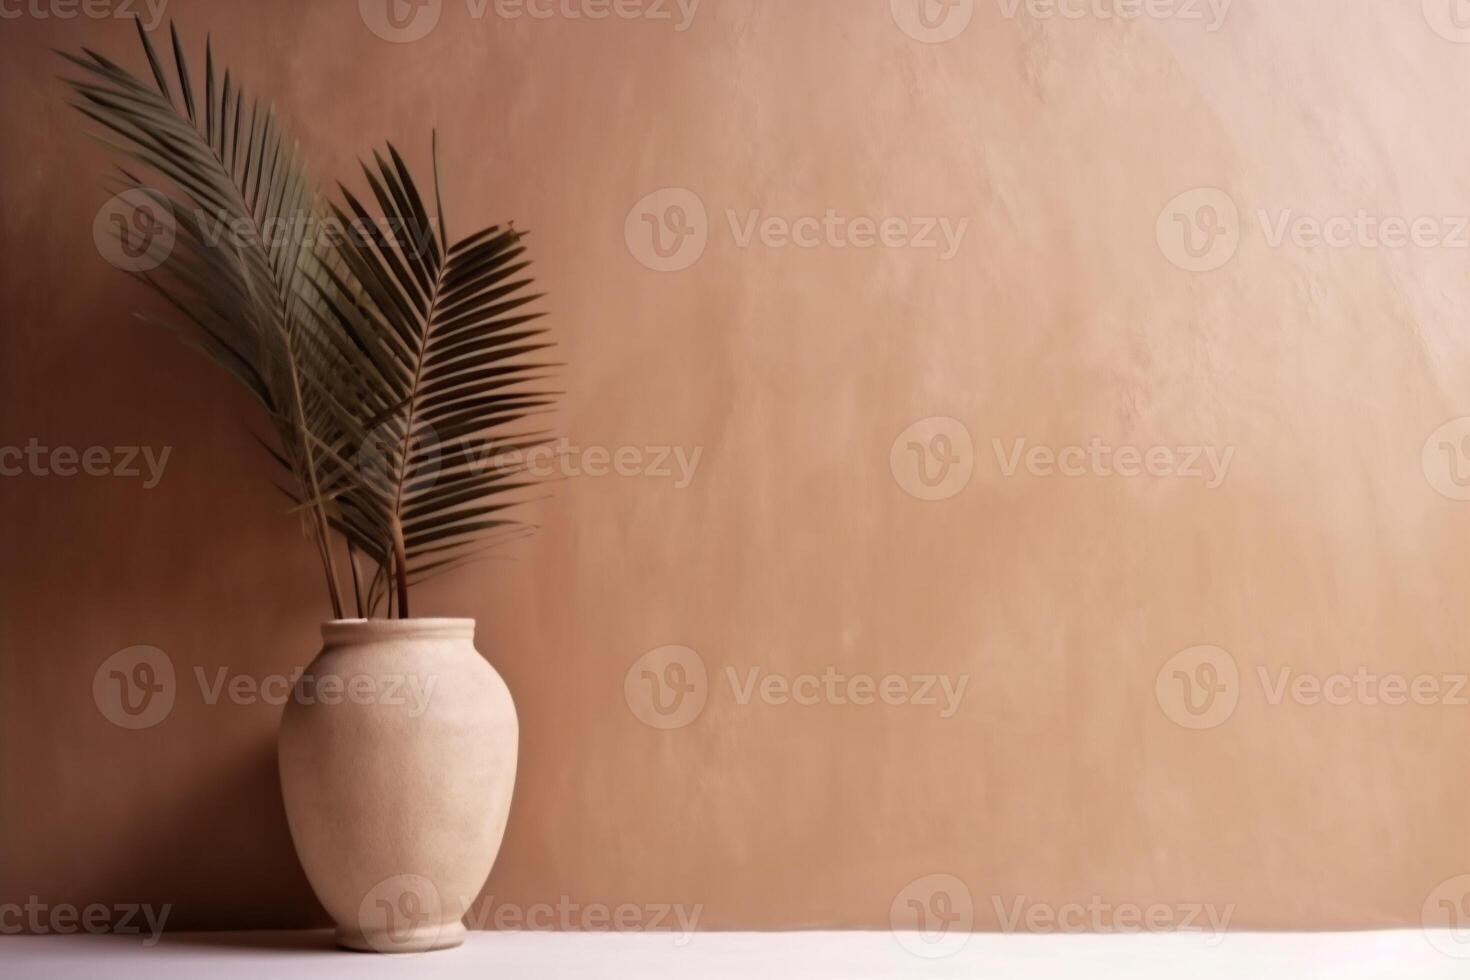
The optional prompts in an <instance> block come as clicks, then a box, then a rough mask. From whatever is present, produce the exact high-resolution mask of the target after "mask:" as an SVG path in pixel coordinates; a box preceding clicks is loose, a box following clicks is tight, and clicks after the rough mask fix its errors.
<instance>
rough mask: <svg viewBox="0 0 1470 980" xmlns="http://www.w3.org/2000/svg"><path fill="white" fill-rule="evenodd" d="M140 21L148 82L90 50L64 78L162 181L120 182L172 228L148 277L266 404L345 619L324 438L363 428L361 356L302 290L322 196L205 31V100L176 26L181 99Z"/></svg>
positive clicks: (192, 336) (312, 266)
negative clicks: (359, 416)
mask: <svg viewBox="0 0 1470 980" xmlns="http://www.w3.org/2000/svg"><path fill="white" fill-rule="evenodd" d="M137 26H138V36H139V39H140V41H141V43H142V46H143V51H144V54H145V56H146V58H147V61H148V65H149V70H150V73H151V75H152V79H151V82H149V81H144V80H142V79H140V78H138V77H136V76H134V75H133V74H131V73H130V72H128V71H127V70H126V69H124V68H122V67H121V66H119V65H117V64H115V63H114V62H112V61H110V60H108V59H107V58H105V57H103V56H102V55H100V54H97V53H96V52H94V51H91V50H88V49H85V48H84V49H82V54H80V55H76V54H69V53H66V52H60V54H61V55H62V57H64V58H65V59H66V60H67V61H68V62H69V63H70V64H71V65H72V66H73V67H75V68H77V69H80V70H81V76H80V77H76V78H69V79H67V81H68V83H69V84H70V86H71V89H72V92H73V95H74V100H73V102H72V105H73V106H74V107H75V108H76V109H77V110H78V111H80V112H81V113H82V114H83V115H84V116H86V117H87V118H88V119H89V120H91V121H92V122H93V123H96V124H98V125H99V126H100V127H101V131H100V132H98V133H96V134H94V135H96V136H97V137H98V138H99V139H100V140H101V141H102V142H103V143H105V144H106V145H108V146H110V147H111V148H112V149H114V150H115V151H117V152H118V153H120V154H122V155H124V156H125V157H127V158H130V159H131V160H133V161H135V162H137V163H139V164H142V165H143V166H144V167H146V168H148V170H149V171H151V172H152V174H153V175H155V176H156V177H158V178H161V181H162V186H159V185H154V186H145V185H144V184H143V182H142V180H141V179H139V178H138V177H136V176H134V175H133V174H131V173H130V172H128V171H125V170H124V171H122V178H121V180H122V183H123V185H124V186H125V187H130V188H132V189H134V190H137V191H140V192H141V193H143V194H144V195H145V199H146V200H147V201H149V202H150V203H149V205H148V206H149V208H150V210H156V211H157V215H156V216H166V217H167V218H168V220H169V221H171V222H172V223H173V226H174V229H175V242H174V246H173V251H172V252H171V254H170V255H169V257H168V259H167V261H166V262H165V263H164V264H163V265H162V266H161V267H160V268H159V269H157V270H155V271H154V272H153V273H143V274H142V276H143V278H144V279H145V280H146V281H147V283H148V284H149V285H150V286H151V287H153V288H154V289H155V290H157V291H158V292H159V293H160V294H161V295H162V296H163V297H164V298H165V299H167V300H168V302H169V303H170V305H171V306H172V307H173V308H174V310H175V311H176V312H177V313H178V314H179V315H180V316H181V317H182V319H183V321H184V324H183V325H179V324H172V323H170V324H169V325H170V326H171V327H173V328H174V329H176V330H177V331H178V332H179V334H180V336H181V337H182V338H183V339H185V341H186V342H187V343H189V344H190V345H191V346H194V347H195V348H197V349H199V350H201V351H202V352H203V353H204V354H206V355H207V356H208V357H210V358H211V359H212V360H214V361H215V362H216V363H217V364H219V365H220V366H221V367H222V368H224V369H225V370H226V371H228V372H229V373H230V375H231V376H232V377H234V378H235V379H236V380H237V381H239V382H240V383H241V384H242V385H243V386H244V387H245V388H246V389H247V390H248V391H249V392H250V393H251V395H252V396H254V397H255V398H256V399H257V400H258V401H259V402H260V403H261V404H262V405H263V406H264V408H265V410H266V411H267V412H268V413H269V416H270V418H271V422H272V425H273V428H274V429H275V432H276V435H277V437H278V439H279V441H280V448H281V452H280V458H281V459H282V460H283V462H284V463H285V464H286V465H287V466H288V467H289V469H290V470H291V472H292V473H293V475H294V477H295V480H296V483H297V484H298V486H299V489H300V494H299V497H300V499H303V500H307V501H311V502H312V505H311V506H310V507H309V508H308V509H307V511H306V513H307V514H308V515H309V519H308V529H309V531H310V532H311V534H312V535H313V537H314V538H315V541H316V545H317V547H318V549H319V551H320V553H321V558H322V562H323V565H324V568H325V572H326V576H327V581H328V590H329V593H330V597H331V600H332V605H333V611H334V613H335V615H337V616H338V617H340V616H341V615H342V602H341V594H340V587H339V585H338V582H337V575H336V571H335V567H334V561H333V557H332V549H331V542H330V537H329V535H328V528H329V526H330V525H331V523H332V518H331V517H330V516H329V514H328V508H327V506H326V503H325V501H326V500H328V499H330V498H331V495H332V494H333V493H334V492H338V491H340V489H341V488H342V487H343V486H344V485H345V484H346V483H347V482H349V481H348V476H349V472H350V466H344V465H343V463H342V462H341V461H340V460H339V459H336V458H333V456H332V455H331V454H330V453H329V452H326V451H324V448H323V447H332V446H339V447H340V446H344V445H346V444H348V443H349V442H351V441H352V440H353V439H355V438H357V437H358V436H359V433H358V432H357V431H356V429H355V427H354V426H353V424H352V422H353V418H354V416H353V413H352V411H351V410H350V408H349V406H351V405H353V401H352V399H353V398H354V397H356V395H357V394H358V388H359V386H358V385H356V384H355V382H354V381H353V380H352V379H353V378H354V377H355V372H356V371H357V356H358V355H357V352H355V351H353V352H351V353H350V354H344V349H343V347H342V345H341V344H340V342H339V341H340V336H339V335H337V334H335V333H333V331H332V330H330V329H327V326H329V325H330V323H331V321H329V320H327V319H326V318H325V317H324V315H323V314H322V307H323V305H324V304H327V303H330V302H332V301H333V300H334V299H335V297H334V296H333V295H332V294H331V293H330V292H327V291H323V290H321V289H319V288H312V289H310V290H308V289H305V288H304V284H305V283H307V282H311V281H315V280H317V279H319V278H320V276H319V273H318V270H319V269H320V268H321V267H322V265H323V263H324V262H325V261H326V260H325V259H324V257H323V252H322V249H321V248H320V247H319V246H318V245H316V244H314V243H313V241H312V239H311V236H312V235H313V234H314V232H315V229H316V227H317V225H318V220H317V219H318V210H317V209H318V205H319V196H318V194H317V192H316V190H315V188H314V186H313V185H312V183H311V182H310V180H309V178H308V176H307V172H306V168H305V166H304V164H303V162H302V159H301V156H300V154H299V152H298V150H297V148H296V145H295V144H294V143H292V142H291V141H289V139H288V138H287V136H286V134H285V132H284V131H283V129H282V127H281V126H280V124H279V123H278V121H277V119H276V115H275V113H274V111H273V110H272V109H271V108H270V107H269V106H268V105H263V104H262V103H261V101H260V100H259V99H254V98H251V99H248V100H247V98H246V95H245V92H244V91H243V89H241V88H240V87H238V86H237V85H235V84H234V82H233V79H232V76H231V74H230V73H229V72H228V71H226V72H225V73H224V76H223V81H222V84H220V85H216V71H215V62H214V51H213V45H212V44H210V43H209V42H208V40H206V44H205V79H204V89H203V101H202V106H201V105H200V103H199V102H197V101H196V94H195V89H194V86H193V82H192V79H191V73H190V70H189V66H188V63H187V60H186V58H185V55H184V46H183V44H182V43H181V41H180V39H179V35H178V31H177V30H176V29H175V28H174V27H173V26H172V25H170V37H171V41H172V52H173V62H174V69H175V75H176V83H177V87H178V91H179V95H180V97H181V100H182V106H180V105H178V104H176V102H175V100H174V95H173V91H172V89H171V86H170V85H169V81H168V78H167V72H166V70H165V68H164V62H163V61H162V59H160V58H159V56H158V52H157V51H156V50H155V49H154V47H153V44H152V42H151V41H150V40H149V38H148V34H147V32H146V31H145V30H144V29H143V27H142V24H141V22H137ZM247 103H248V107H249V108H248V113H247V111H246V106H247ZM201 108H202V113H201V111H200V110H201ZM201 115H202V119H201ZM247 120H248V123H247V122H246V121H247ZM242 127H243V128H242ZM134 199H135V200H136V199H137V198H134Z"/></svg>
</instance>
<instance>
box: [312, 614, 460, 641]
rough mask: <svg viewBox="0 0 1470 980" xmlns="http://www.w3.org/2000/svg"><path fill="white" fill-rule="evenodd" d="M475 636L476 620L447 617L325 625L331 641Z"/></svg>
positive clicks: (335, 621) (324, 635)
mask: <svg viewBox="0 0 1470 980" xmlns="http://www.w3.org/2000/svg"><path fill="white" fill-rule="evenodd" d="M474 635H475V621H474V620H473V619H461V618H452V617H447V616H415V617H410V618H408V619H333V620H329V621H327V622H325V623H323V624H322V639H323V640H325V641H327V642H332V641H355V640H369V639H377V638H381V637H397V638H404V639H422V638H424V637H441V638H448V637H459V638H468V639H473V638H474Z"/></svg>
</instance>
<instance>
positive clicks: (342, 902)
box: [280, 619, 519, 953]
mask: <svg viewBox="0 0 1470 980" xmlns="http://www.w3.org/2000/svg"><path fill="white" fill-rule="evenodd" d="M474 638H475V621H474V620H472V619H407V620H377V619H375V620H341V621H337V622H331V623H327V624H326V625H324V626H323V627H322V640H323V647H322V652H321V653H320V654H318V655H317V658H316V659H315V660H313V661H312V662H311V665H310V666H309V667H308V668H307V669H306V673H305V674H304V675H303V676H302V678H301V680H300V681H299V682H298V683H297V685H296V688H295V691H294V692H293V696H292V698H291V699H290V701H288V702H287V704H286V709H285V713H284V715H283V716H282V718H281V733H280V765H281V790H282V793H283V794H284V796H285V800H286V816H287V818H288V819H289V821H290V824H291V837H292V839H293V840H294V841H295V842H296V853H297V855H299V856H300V858H301V864H302V867H303V868H305V870H306V877H307V878H308V879H309V880H310V881H311V886H312V888H313V889H315V891H316V895H317V898H319V899H321V903H322V905H324V906H325V907H326V909H327V912H328V913H329V914H330V915H331V916H332V920H333V921H334V922H335V923H336V925H337V941H338V943H340V944H341V945H343V946H346V947H348V948H350V949H359V950H364V951H371V952H383V953H388V952H400V953H410V952H422V951H424V950H429V949H445V948H447V947H450V946H458V945H459V944H460V943H462V942H464V935H465V929H464V924H463V923H462V922H461V921H460V920H461V919H462V918H463V916H464V914H465V912H466V911H468V909H469V905H470V903H471V902H473V901H474V899H475V897H476V896H477V895H478V894H479V892H480V889H481V888H482V887H483V886H484V884H485V879H486V878H488V877H489V875H490V867H491V865H492V864H494V863H495V855H496V853H497V852H498V851H499V850H500V841H501V838H502V837H503V836H504V834H505V821H506V817H507V816H508V815H509V813H510V797H511V790H512V788H513V787H514V784H515V772H516V751H517V742H518V739H519V726H518V725H517V723H516V710H515V705H514V704H513V703H512V701H511V697H510V691H509V690H508V689H507V688H506V686H505V682H504V681H502V680H501V679H500V675H499V674H497V673H496V672H495V669H494V668H492V667H491V666H490V665H489V664H488V663H487V662H486V661H485V659H484V658H483V657H481V656H480V654H479V653H478V652H477V651H476V650H475V644H474Z"/></svg>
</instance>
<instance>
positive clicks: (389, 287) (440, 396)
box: [314, 144, 555, 616]
mask: <svg viewBox="0 0 1470 980" xmlns="http://www.w3.org/2000/svg"><path fill="white" fill-rule="evenodd" d="M434 157H435V160H434V164H435V165H434V192H433V199H434V203H435V215H434V218H433V219H431V218H430V216H429V213H428V211H427V209H426V208H425V206H424V203H423V201H424V198H423V195H421V194H420V193H419V190H418V187H417V185H416V184H415V183H414V180H413V178H412V176H411V175H410V173H409V171H408V168H407V166H406V165H405V164H404V162H403V158H402V157H401V156H400V155H399V153H398V151H397V150H396V149H395V148H394V147H393V146H392V145H391V144H390V145H389V146H388V147H387V155H386V157H385V156H384V155H383V154H381V153H374V155H373V163H372V164H371V165H369V164H366V163H364V164H363V174H364V176H365V178H366V181H367V186H368V188H369V191H370V193H371V196H372V201H373V203H374V204H375V205H376V210H377V216H376V217H375V216H374V213H373V211H372V210H370V209H369V207H367V206H366V205H364V203H363V202H362V201H361V200H360V199H359V198H358V197H357V196H355V195H354V194H353V193H352V192H351V191H350V190H348V189H347V188H346V187H342V188H341V194H342V203H341V204H340V205H335V204H334V205H333V206H332V213H333V215H334V217H335V219H336V222H335V224H334V226H333V227H334V228H338V230H339V232H341V233H339V234H338V235H337V236H336V239H335V241H334V245H335V251H336V257H337V258H338V259H339V260H340V264H339V265H338V266H333V265H327V266H324V267H323V268H322V269H321V270H320V272H321V273H322V274H321V275H320V276H319V277H318V278H317V279H315V280H314V281H315V282H317V283H318V285H320V286H321V287H322V293H323V296H324V298H323V300H322V302H321V303H320V304H319V308H320V309H321V310H322V311H323V312H324V314H326V315H328V316H330V317H332V318H334V322H335V323H336V325H337V327H338V329H339V331H340V333H341V334H342V335H343V336H345V337H348V338H350V339H351V343H352V347H353V348H354V349H356V350H358V351H360V352H361V359H360V363H359V364H358V371H357V373H356V374H354V375H353V377H355V378H357V379H359V380H362V381H364V382H365V383H366V384H367V385H368V387H369V388H370V389H371V393H370V395H369V396H368V400H369V401H370V402H371V403H372V404H374V405H375V406H378V407H380V408H382V409H383V410H384V412H383V414H381V415H379V416H377V417H376V418H375V419H374V424H373V425H371V426H366V425H364V426H362V428H364V429H369V430H370V431H366V432H364V433H363V435H364V436H365V437H366V438H367V439H368V440H369V444H368V452H369V455H370V456H371V458H372V465H371V466H360V467H359V470H358V473H357V474H356V480H355V482H354V483H353V484H352V485H351V486H348V487H346V488H344V489H343V491H342V493H341V494H340V495H339V496H338V498H337V500H338V503H339V505H340V512H341V514H342V516H343V523H344V525H345V530H344V533H346V534H347V535H348V537H349V539H350V540H352V541H353V543H354V546H355V547H356V548H359V549H361V550H362V551H363V552H364V553H365V554H368V555H371V556H372V557H373V558H374V559H375V560H378V561H379V562H380V565H381V567H383V568H385V569H388V575H387V580H388V583H389V584H388V585H387V586H386V588H388V589H389V590H391V591H392V593H393V595H392V596H391V598H390V603H393V604H394V606H395V608H396V610H397V614H398V615H399V616H407V615H408V610H409V597H408V586H409V585H410V584H411V583H413V582H415V581H418V580H420V579H421V578H423V577H426V576H430V575H434V574H438V573H441V572H444V571H448V570H450V569H452V568H457V567H459V566H460V565H462V564H463V563H465V562H466V561H469V560H474V559H475V558H477V557H479V556H480V555H481V553H482V551H483V550H484V549H486V548H487V547H494V546H496V545H498V544H501V543H503V542H504V541H506V540H510V539H514V538H518V537H521V536H524V534H525V533H526V532H528V531H529V530H530V528H529V526H528V525H526V524H525V523H524V522H523V521H521V520H519V519H517V518H516V517H515V516H514V514H513V512H514V510H515V508H516V507H517V505H518V504H520V503H523V502H524V501H525V497H524V492H525V491H526V490H528V489H529V488H530V487H532V486H533V485H534V484H535V482H536V481H535V480H534V479H533V478H532V476H531V475H530V474H529V472H528V471H527V469H526V467H524V466H517V465H513V464H512V465H506V464H505V462H504V461H505V460H506V459H507V458H510V459H514V458H515V455H516V454H518V453H523V452H525V451H526V450H528V449H530V448H532V447H534V446H536V445H539V444H541V443H542V442H543V441H544V438H545V434H544V433H540V432H532V431H528V430H527V429H526V428H525V423H526V421H527V420H528V419H530V418H532V417H533V416H535V415H538V414H541V413H544V412H546V411H548V410H549V409H550V408H551V406H552V405H553V403H554V401H555V398H554V393H552V392H549V391H545V390H541V389H540V388H538V387H537V386H538V384H539V382H540V381H542V380H543V379H545V378H546V377H547V372H548V371H549V370H550V369H552V368H554V367H555V365H553V364H549V363H545V362H543V361H540V360H539V359H538V358H539V355H540V353H541V352H543V351H545V350H547V349H548V348H550V347H551V346H553V345H552V344H551V343H550V342H549V341H547V340H546V339H545V338H544V334H545V332H546V331H545V329H544V328H543V327H541V326H539V325H537V324H536V323H535V321H536V320H538V319H539V318H540V317H541V316H543V315H544V314H543V313H540V312H532V311H530V310H529V309H528V307H529V306H530V304H532V303H533V302H535V301H536V300H537V299H540V298H541V295H540V294H539V293H534V292H531V291H530V286H531V285H532V279H531V278H530V277H529V276H528V275H526V274H525V273H526V270H527V268H528V267H529V265H530V262H529V261H527V260H526V259H525V257H524V256H525V252H526V247H525V245H524V244H523V243H522V242H523V239H524V237H525V236H524V233H523V232H520V231H518V230H516V229H515V228H513V227H508V226H507V227H501V226H499V225H494V226H491V227H489V228H485V229H483V230H482V231H479V232H476V233H475V234H473V235H470V236H468V237H466V238H463V239H460V240H458V241H455V242H451V241H450V239H449V237H448V234H447V231H446V224H445V215H444V211H443V205H442V203H441V202H442V199H443V195H442V191H441V188H440V182H439V178H438V153H437V146H436V147H435V154H434ZM345 229H353V233H351V234H348V233H345V231H343V230H345ZM349 299H355V300H356V301H355V302H352V301H345V300H349ZM358 420H359V422H363V421H364V418H363V416H362V415H361V414H359V416H358ZM394 600H396V602H394Z"/></svg>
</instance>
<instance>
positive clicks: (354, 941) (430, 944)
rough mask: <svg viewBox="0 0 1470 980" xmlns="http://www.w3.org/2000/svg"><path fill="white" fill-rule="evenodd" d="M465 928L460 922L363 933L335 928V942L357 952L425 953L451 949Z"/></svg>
mask: <svg viewBox="0 0 1470 980" xmlns="http://www.w3.org/2000/svg"><path fill="white" fill-rule="evenodd" d="M464 938H465V927H464V924H463V923H461V922H444V923H439V924H437V925H423V926H415V927H413V928H412V929H387V930H384V931H382V932H363V931H361V930H359V929H338V930H337V945H338V946H341V947H343V948H345V949H352V950H357V951H358V952H360V953H427V952H428V951H430V950H434V949H451V948H453V947H455V946H459V945H461V944H463V943H464Z"/></svg>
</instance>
